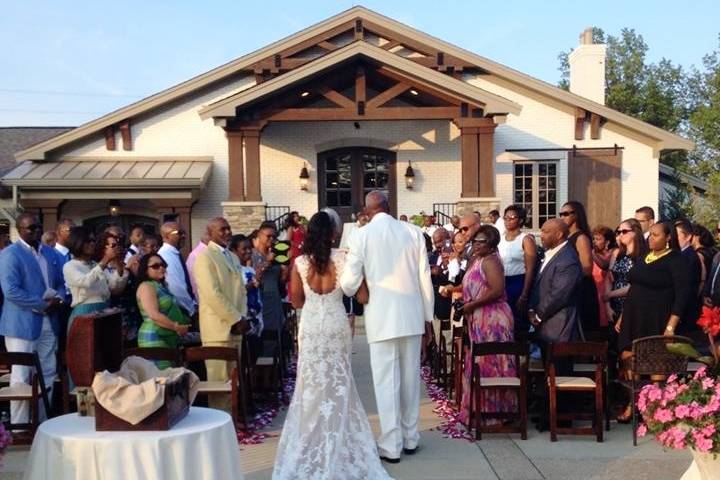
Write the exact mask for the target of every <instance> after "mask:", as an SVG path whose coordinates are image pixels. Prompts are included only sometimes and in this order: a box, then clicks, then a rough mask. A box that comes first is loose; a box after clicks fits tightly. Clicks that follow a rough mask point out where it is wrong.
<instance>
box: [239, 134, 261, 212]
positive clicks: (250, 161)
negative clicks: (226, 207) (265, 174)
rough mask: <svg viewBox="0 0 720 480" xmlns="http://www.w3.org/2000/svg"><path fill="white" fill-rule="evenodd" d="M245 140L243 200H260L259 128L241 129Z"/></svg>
mask: <svg viewBox="0 0 720 480" xmlns="http://www.w3.org/2000/svg"><path fill="white" fill-rule="evenodd" d="M242 134H243V138H244V140H245V178H246V179H247V189H246V191H245V200H247V201H249V202H259V201H261V200H262V194H261V191H260V129H252V130H244V129H243V131H242Z"/></svg>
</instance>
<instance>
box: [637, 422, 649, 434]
mask: <svg viewBox="0 0 720 480" xmlns="http://www.w3.org/2000/svg"><path fill="white" fill-rule="evenodd" d="M646 433H647V425H645V424H644V423H641V424H640V425H639V426H638V428H637V436H638V437H644V436H645V434H646Z"/></svg>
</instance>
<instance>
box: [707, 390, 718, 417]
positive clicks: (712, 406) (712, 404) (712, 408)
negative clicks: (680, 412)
mask: <svg viewBox="0 0 720 480" xmlns="http://www.w3.org/2000/svg"><path fill="white" fill-rule="evenodd" d="M719 410H720V396H718V395H717V394H716V395H713V396H712V397H710V401H709V402H708V403H707V405H705V406H704V407H703V412H704V413H717V412H718V411H719Z"/></svg>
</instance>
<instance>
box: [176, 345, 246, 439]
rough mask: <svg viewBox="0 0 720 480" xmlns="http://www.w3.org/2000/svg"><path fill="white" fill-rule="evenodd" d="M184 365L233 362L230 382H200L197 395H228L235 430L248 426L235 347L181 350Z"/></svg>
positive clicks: (238, 359)
mask: <svg viewBox="0 0 720 480" xmlns="http://www.w3.org/2000/svg"><path fill="white" fill-rule="evenodd" d="M183 356H184V357H185V362H186V363H191V362H204V361H206V360H222V361H225V362H234V363H235V366H234V367H233V369H232V372H231V373H230V380H229V381H228V382H223V381H208V380H204V381H202V380H201V381H200V385H199V388H198V394H202V395H208V396H210V395H230V405H231V415H232V417H233V422H234V423H235V428H239V427H238V425H239V424H242V426H243V428H247V427H248V425H249V422H248V414H247V405H246V403H245V386H244V383H243V377H242V375H240V373H239V372H240V370H241V369H242V363H241V362H240V355H239V354H238V349H237V348H235V347H191V348H186V349H185V350H183Z"/></svg>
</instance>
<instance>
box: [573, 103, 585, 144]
mask: <svg viewBox="0 0 720 480" xmlns="http://www.w3.org/2000/svg"><path fill="white" fill-rule="evenodd" d="M583 138H585V110H583V109H582V108H580V107H577V108H576V109H575V140H582V139H583Z"/></svg>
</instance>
